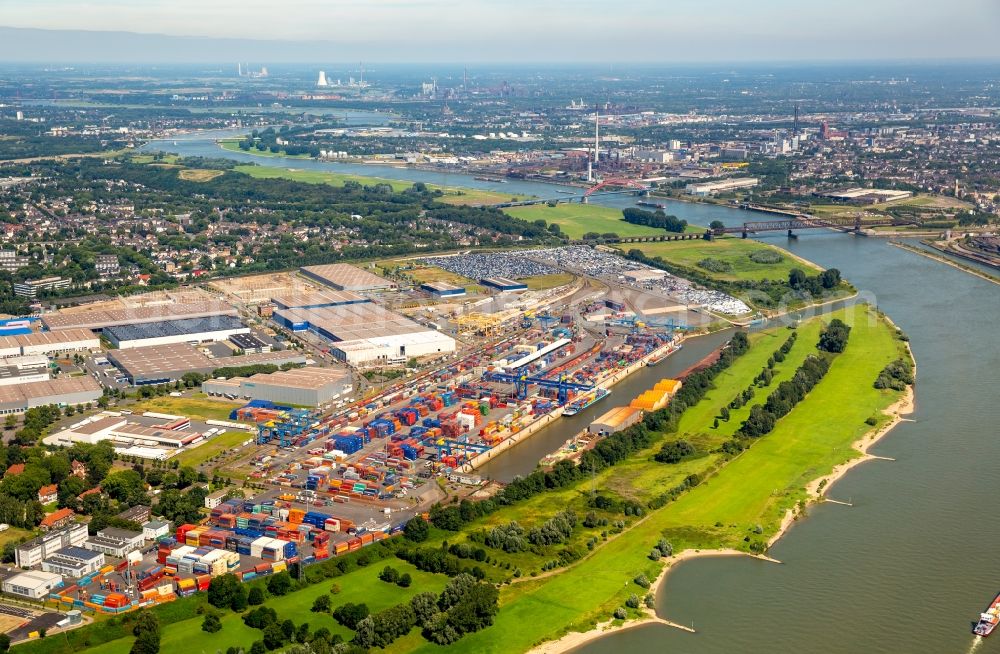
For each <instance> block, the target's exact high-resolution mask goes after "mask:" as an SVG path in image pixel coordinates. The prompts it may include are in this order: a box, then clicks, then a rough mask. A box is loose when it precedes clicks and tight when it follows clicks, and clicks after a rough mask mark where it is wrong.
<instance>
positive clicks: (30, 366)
mask: <svg viewBox="0 0 1000 654" xmlns="http://www.w3.org/2000/svg"><path fill="white" fill-rule="evenodd" d="M48 379H49V358H48V357H44V356H39V355H34V356H26V357H25V356H20V357H10V358H8V359H0V386H10V385H11V384H30V383H32V382H40V381H48Z"/></svg>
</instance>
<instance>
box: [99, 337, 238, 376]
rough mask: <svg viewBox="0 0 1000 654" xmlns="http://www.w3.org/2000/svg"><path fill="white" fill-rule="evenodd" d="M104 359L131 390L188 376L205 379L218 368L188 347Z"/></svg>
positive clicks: (131, 352)
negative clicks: (120, 372)
mask: <svg viewBox="0 0 1000 654" xmlns="http://www.w3.org/2000/svg"><path fill="white" fill-rule="evenodd" d="M107 357H108V361H110V362H111V363H113V364H114V365H115V366H116V367H117V368H118V369H119V370H121V371H122V374H123V375H125V378H126V379H128V381H129V383H130V384H132V385H134V386H142V385H145V384H162V383H166V382H171V381H174V380H177V379H180V378H181V377H183V376H184V374H185V373H188V372H197V373H201V374H203V375H207V374H208V373H210V372H212V371H213V370H215V369H216V368H219V367H221V366H219V365H216V363H215V361H214V360H213V359H209V358H208V357H207V356H205V355H204V354H202V353H201V352H199V351H198V350H197V349H196V348H195V347H194V346H192V345H190V344H189V343H171V344H168V345H152V346H150V347H139V348H131V349H127V350H108V353H107Z"/></svg>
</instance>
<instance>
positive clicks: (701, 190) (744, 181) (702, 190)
mask: <svg viewBox="0 0 1000 654" xmlns="http://www.w3.org/2000/svg"><path fill="white" fill-rule="evenodd" d="M758 183H759V180H758V179H757V178H756V177H734V178H733V179H724V180H721V181H718V182H697V183H695V184H688V185H687V186H685V187H684V192H685V193H687V194H688V195H697V196H699V197H705V196H709V195H715V194H716V193H728V192H729V191H737V190H739V189H743V188H753V187H754V186H757V184H758Z"/></svg>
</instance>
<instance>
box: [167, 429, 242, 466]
mask: <svg viewBox="0 0 1000 654" xmlns="http://www.w3.org/2000/svg"><path fill="white" fill-rule="evenodd" d="M253 437H254V435H253V434H252V433H250V432H247V431H226V432H223V433H221V434H218V435H217V436H213V437H212V438H211V439H210V440H209V441H208V442H205V443H202V444H201V445H199V446H197V447H195V448H194V449H189V450H184V451H183V452H181V453H180V454H178V455H177V456H175V457H173V460H174V461H177V462H179V463H180V465H182V466H192V467H195V466H200V465H201V464H202V463H205V462H206V461H208V460H209V459H211V458H212V457H215V456H218V455H219V454H221V453H222V452H224V451H225V450H228V449H231V448H234V447H236V446H238V445H240V444H241V443H243V442H244V441H246V440H248V439H252V438H253Z"/></svg>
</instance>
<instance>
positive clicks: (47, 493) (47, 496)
mask: <svg viewBox="0 0 1000 654" xmlns="http://www.w3.org/2000/svg"><path fill="white" fill-rule="evenodd" d="M58 499H59V487H58V486H56V485H55V484H49V485H48V486H42V487H41V488H39V489H38V501H39V502H41V503H42V504H52V503H53V502H55V501H56V500H58Z"/></svg>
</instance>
